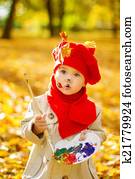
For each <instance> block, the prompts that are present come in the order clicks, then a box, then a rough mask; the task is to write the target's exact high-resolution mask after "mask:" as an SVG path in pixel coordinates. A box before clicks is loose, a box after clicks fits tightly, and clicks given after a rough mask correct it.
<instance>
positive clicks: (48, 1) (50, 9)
mask: <svg viewBox="0 0 135 179" xmlns="http://www.w3.org/2000/svg"><path fill="white" fill-rule="evenodd" d="M45 1H46V6H47V11H48V16H49V31H50V35H51V37H52V36H54V35H55V29H54V26H53V2H52V0H45Z"/></svg>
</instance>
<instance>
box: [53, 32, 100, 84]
mask: <svg viewBox="0 0 135 179" xmlns="http://www.w3.org/2000/svg"><path fill="white" fill-rule="evenodd" d="M60 36H61V38H62V42H61V43H59V45H58V46H57V47H56V48H55V49H54V50H53V51H52V55H53V57H54V59H55V68H54V72H56V70H57V68H58V67H59V66H60V65H68V66H70V67H73V68H75V69H76V70H78V71H79V72H81V73H82V74H83V76H84V78H85V82H86V83H89V84H91V85H93V84H96V83H97V82H98V81H99V80H100V79H101V76H100V72H99V68H98V64H97V60H96V58H95V56H94V52H95V47H96V45H95V42H89V41H87V42H85V43H75V42H68V41H67V35H66V33H65V32H61V33H60Z"/></svg>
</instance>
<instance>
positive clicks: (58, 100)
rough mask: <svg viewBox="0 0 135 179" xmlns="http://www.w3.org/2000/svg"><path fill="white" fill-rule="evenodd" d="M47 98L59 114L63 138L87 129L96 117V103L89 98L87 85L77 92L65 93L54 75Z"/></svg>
mask: <svg viewBox="0 0 135 179" xmlns="http://www.w3.org/2000/svg"><path fill="white" fill-rule="evenodd" d="M47 99H48V103H49V105H50V106H51V108H52V110H53V111H54V113H55V114H56V115H57V118H58V123H59V127H58V130H59V133H60V136H61V137H62V138H66V137H68V136H71V135H73V134H76V133H78V132H80V131H82V130H83V129H87V127H88V126H89V125H90V124H92V123H93V122H94V121H95V119H96V108H95V104H94V103H93V102H92V101H90V100H88V98H87V94H86V88H85V87H83V88H82V89H81V90H80V91H79V92H78V93H76V94H73V95H64V94H63V93H61V92H60V91H59V90H58V89H57V87H56V82H55V78H54V76H52V79H51V85H50V89H49V91H48V95H47Z"/></svg>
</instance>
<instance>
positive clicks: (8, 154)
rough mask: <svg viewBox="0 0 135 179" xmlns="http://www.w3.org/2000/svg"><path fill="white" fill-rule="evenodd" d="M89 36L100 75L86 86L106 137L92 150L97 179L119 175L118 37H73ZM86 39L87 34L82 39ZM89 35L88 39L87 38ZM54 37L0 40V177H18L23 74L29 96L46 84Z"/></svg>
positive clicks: (22, 161) (22, 156)
mask: <svg viewBox="0 0 135 179" xmlns="http://www.w3.org/2000/svg"><path fill="white" fill-rule="evenodd" d="M78 37H79V40H80V41H82V40H83V41H86V40H95V41H96V44H97V51H96V56H97V57H98V59H99V65H100V70H101V75H102V80H101V82H100V83H99V84H97V85H95V86H88V94H89V96H90V97H92V98H93V99H94V101H96V102H97V103H98V104H99V105H100V106H101V108H102V110H103V128H104V130H105V132H106V134H107V140H106V141H105V142H104V143H103V145H102V146H101V150H100V151H99V152H97V153H96V154H95V156H94V157H93V158H94V161H95V164H96V168H97V171H98V174H99V176H100V177H99V178H101V179H118V178H119V165H120V158H119V148H120V144H119V39H113V38H112V37H104V38H100V39H99V38H98V37H97V36H95V37H94V38H92V36H91V35H88V34H87V35H82V36H81V37H80V36H79V34H78V35H76V38H74V37H73V39H74V40H78V39H77V38H78ZM88 38H89V39H88ZM91 38H92V39H91ZM57 42H58V39H56V38H52V39H37V38H35V39H12V40H10V41H7V40H0V71H1V74H0V179H21V175H22V172H23V170H24V167H25V165H26V161H27V159H28V155H29V151H30V148H31V145H32V144H31V143H30V142H29V141H27V140H26V139H23V138H22V137H21V136H20V128H19V127H20V121H21V120H22V119H23V116H24V114H25V112H26V108H27V104H28V103H29V101H30V97H29V94H28V92H27V88H26V86H25V82H24V76H23V74H24V73H27V74H28V75H29V77H30V83H31V85H32V88H33V90H34V93H35V95H40V94H41V93H43V92H44V91H45V90H47V86H48V83H49V78H50V75H51V71H52V69H53V60H52V59H51V55H50V52H51V49H52V48H53V47H55V45H56V44H57Z"/></svg>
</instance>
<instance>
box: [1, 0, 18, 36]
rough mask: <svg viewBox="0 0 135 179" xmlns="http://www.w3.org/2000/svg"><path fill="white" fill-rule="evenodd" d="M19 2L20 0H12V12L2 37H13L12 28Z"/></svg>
mask: <svg viewBox="0 0 135 179" xmlns="http://www.w3.org/2000/svg"><path fill="white" fill-rule="evenodd" d="M17 2H18V0H12V3H11V8H10V12H9V15H8V17H7V21H6V24H5V27H4V30H3V34H2V38H6V39H9V38H11V30H12V26H13V19H14V16H15V10H16V4H17Z"/></svg>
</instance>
